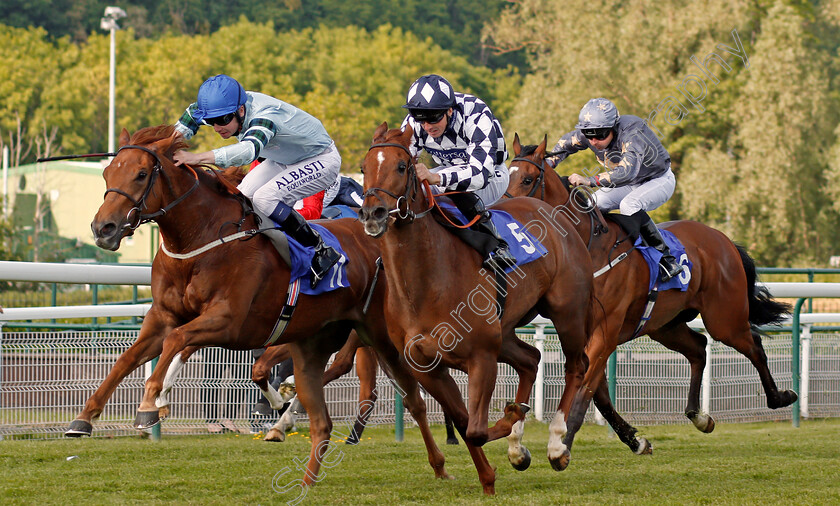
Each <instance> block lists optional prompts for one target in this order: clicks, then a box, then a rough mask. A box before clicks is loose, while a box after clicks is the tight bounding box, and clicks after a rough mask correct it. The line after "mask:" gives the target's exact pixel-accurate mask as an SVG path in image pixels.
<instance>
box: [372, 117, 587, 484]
mask: <svg viewBox="0 0 840 506" xmlns="http://www.w3.org/2000/svg"><path fill="white" fill-rule="evenodd" d="M411 139H412V130H411V127H410V126H409V127H406V129H405V131H401V130H399V129H393V130H388V125H387V123H383V124H382V125H380V126H379V128H377V129H376V132H375V133H374V135H373V144H372V145H371V147H370V150H369V151H368V153H367V155H366V156H365V159H364V161H363V162H362V169H363V172H364V178H365V200H364V204H363V206H362V209H361V211H360V212H359V219H360V220H361V221H362V222H363V223H364V225H365V232H367V233H368V234H369V235H371V236H374V237H381V239H380V241H381V251H382V260H383V264H384V267H385V272H386V274H387V276H386V278H387V282H388V291H387V294H386V299H385V317H386V320H387V322H388V331H389V335H390V337H391V339H392V340H393V341H394V344H395V345H396V347H397V348H398V349H399V350H401V353H403V355H404V358H405V360H406V362H408V363H409V364H411V365H412V371H411V372H412V374H414V375H415V376H416V377H417V379H418V380H419V381H420V383H421V384H422V385H423V387H424V388H425V389H426V391H428V392H429V393H430V394H432V396H434V397H435V399H437V401H438V402H439V403H440V404H441V405H442V406H443V409H444V411H445V412H446V413H447V414H449V416H450V417H451V418H452V420H453V422H454V424H455V427H456V428H457V429H458V430H459V431H460V432H461V436H462V437H463V439H464V441H465V442H466V443H467V446H468V448H469V449H470V451H471V452H473V459H474V461H475V462H476V465H477V466H478V465H479V461H481V462H482V465H481V466H479V479H480V480H481V482H482V484H484V486H485V492H488V493H492V481H493V480H494V479H495V477H494V471H493V469H492V468H490V467H489V465H488V464H486V457H484V454H483V452H481V449H480V446H481V445H483V444H484V443H485V442H487V441H492V440H495V439H498V438H501V437H505V436H508V435H510V437H511V438H513V439H514V441H510V439H509V443H512V444H511V448H510V449H509V458H510V459H511V463H512V464H514V467H517V466H519V465H520V464H521V463H522V454H521V453H519V454H518V455H513V454H512V452H517V451H519V452H522V451H523V450H518V447H519V440H520V439H521V434H522V432H521V431H522V425H521V421H522V420H523V419H524V417H525V411H526V410H523V409H522V405H523V404H524V403H527V402H528V399H529V396H530V394H531V387H532V386H533V383H534V380H535V377H536V370H537V366H538V361H539V352H538V351H537V350H536V349H535V348H534V347H532V346H530V345H528V344H525V343H523V342H522V341H521V340H520V339H519V338H517V337H516V333H515V329H516V328H517V327H519V326H521V325H523V324H526V323H528V322H530V321H531V320H532V319H533V318H534V317H535V316H536V315H537V314H542V315H545V316H546V317H548V318H551V319H552V321H553V322H554V324H555V326H556V328H557V332H558V334H559V336H560V342H561V344H562V347H563V352H564V354H565V356H566V358H567V361H566V385H567V386H566V390H565V391H564V393H563V396H562V398H561V400H560V406H559V408H558V413H557V418H558V419H561V420H562V419H563V418H564V416H565V415H564V413H568V410H569V407H570V405H571V402H572V395H574V393H575V392H576V391H577V389H578V385H579V384H580V381H581V380H582V378H583V374H584V371H585V370H586V364H587V362H586V355H585V354H584V347H585V345H586V341H587V339H588V337H589V333H590V327H591V326H592V325H593V322H594V320H593V319H592V318H591V316H590V315H591V312H590V308H591V307H594V303H595V301H594V300H593V298H592V296H591V291H592V270H591V269H592V262H591V260H590V258H589V255H588V253H587V251H586V247H585V246H584V244H583V242H582V240H581V239H580V237H578V236H577V235H576V234H566V235H565V236H563V235H561V234H560V233H558V231H557V230H556V229H555V228H553V227H551V226H548V225H546V224H542V223H541V222H540V217H541V215H540V213H539V210H540V209H542V210H543V211H544V212H546V211H550V207H548V206H546V205H545V203H543V202H540V201H538V200H536V199H516V200H512V201H507V202H505V203H503V204H500V205H498V206H496V207H495V208H494V209H499V210H502V211H505V212H507V213H510V214H511V215H512V216H513V217H514V218H515V219H516V220H518V221H519V222H520V223H523V224H526V227H528V228H532V227H533V228H537V229H540V230H539V231H540V232H541V236H540V237H539V239H540V240H541V242H542V244H543V245H544V246H545V248H546V249H547V253H546V254H545V255H544V256H542V257H540V258H538V259H537V260H534V261H532V262H530V263H527V264H525V265H522V266H517V267H516V268H515V269H514V270H513V272H511V273H509V274H508V287H507V290H506V291H507V294H506V295H507V300H506V303H505V305H504V307H503V308H500V307H498V306H497V305H498V303H497V302H494V298H495V294H496V293H497V288H496V285H495V284H494V283H495V280H494V278H493V277H492V274H490V273H488V272H486V271H485V270H484V269H482V268H481V258H480V256H479V254H478V253H477V252H476V251H475V250H474V249H473V248H471V247H470V246H468V245H467V244H466V243H464V242H463V241H461V240H460V239H458V238H457V237H456V236H455V235H453V234H452V233H451V232H449V231H448V230H446V229H445V228H444V227H443V226H442V225H441V224H440V223H438V222H437V221H436V220H435V219H433V218H432V216H428V215H427V213H428V211H429V209H430V206H432V204H433V203H432V202H431V201H430V199H429V195H427V193H426V191H428V186H427V187H426V188H425V191H424V189H423V188H421V186H420V183H419V180H418V178H417V174H416V172H415V169H414V159H413V157H412V155H411V152H410V150H409V146H410V142H411ZM519 236H521V238H520V239H519V240H520V241H522V244H525V243H526V241H527V243H529V244H530V247H534V244H533V243H531V240H530V239H529V238H528V236H526V235H524V234H519ZM482 294H483V295H482ZM488 294H489V296H488ZM502 309H503V313H502V315H501V320H500V319H499V315H498V313H499V312H501V311H500V310H502ZM497 361H500V362H504V363H508V364H510V365H511V366H513V368H514V369H515V370H516V371H517V373H518V374H519V386H518V389H517V392H516V399H515V403H513V404H510V405H508V407H507V408H506V409H505V416H504V418H502V419H501V420H499V421H498V422H497V423H496V425H495V426H493V427H492V428H490V429H488V427H487V426H488V409H489V407H490V397H491V395H492V393H493V389H494V387H495V386H496V374H497V365H496V363H497ZM447 367H454V368H457V369H460V370H462V371H464V372H466V373H467V374H468V381H469V384H468V396H469V410H467V409H466V408H465V406H464V402H463V399H462V397H461V392H460V391H459V390H458V388H457V387H456V386H455V383H454V381H453V380H452V378H451V376H449V373H448V369H447ZM514 424H517V426H516V427H514ZM554 439H555V438H552V440H551V441H549V459H550V460H556V459H558V458H560V455H557V454H555V452H554V448H553V446H554V445H555V444H557V443H559V441H556V442H555V441H554ZM517 468H518V469H519V468H520V467H517Z"/></svg>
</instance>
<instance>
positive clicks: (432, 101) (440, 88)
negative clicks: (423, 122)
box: [403, 74, 455, 110]
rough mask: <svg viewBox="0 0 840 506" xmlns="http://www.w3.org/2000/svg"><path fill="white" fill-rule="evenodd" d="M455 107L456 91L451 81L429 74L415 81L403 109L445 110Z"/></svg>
mask: <svg viewBox="0 0 840 506" xmlns="http://www.w3.org/2000/svg"><path fill="white" fill-rule="evenodd" d="M454 105H455V91H454V90H453V89H452V85H451V84H449V81H447V80H446V79H444V78H442V77H441V76H439V75H437V74H428V75H425V76H422V77H420V78H419V79H417V80H416V81H414V84H412V85H411V88H409V89H408V96H407V97H406V101H405V105H404V106H403V107H404V108H406V109H436V110H445V109H449V108H450V107H452V106H454Z"/></svg>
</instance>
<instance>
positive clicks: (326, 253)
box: [309, 245, 341, 290]
mask: <svg viewBox="0 0 840 506" xmlns="http://www.w3.org/2000/svg"><path fill="white" fill-rule="evenodd" d="M339 260H341V254H340V253H339V252H338V251H336V250H335V248H333V247H331V246H326V245H324V246H323V247H322V248H316V249H315V256H314V257H312V265H311V266H310V267H309V270H310V271H311V272H312V276H311V277H310V279H309V288H311V289H313V290H314V289H315V287H316V286H318V283H320V282H321V280H322V279H324V276H326V275H327V273H328V272H330V269H332V268H333V266H334V265H335V264H336V263H337V262H338V261H339Z"/></svg>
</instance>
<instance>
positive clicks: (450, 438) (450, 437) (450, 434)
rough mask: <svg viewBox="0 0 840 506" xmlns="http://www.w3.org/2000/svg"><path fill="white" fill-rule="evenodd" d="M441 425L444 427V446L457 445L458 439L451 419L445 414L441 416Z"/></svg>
mask: <svg viewBox="0 0 840 506" xmlns="http://www.w3.org/2000/svg"><path fill="white" fill-rule="evenodd" d="M443 425H444V426H446V444H448V445H456V444H458V437H457V436H456V435H455V426H454V425H453V424H452V419H451V418H449V415H447V414H446V413H444V414H443Z"/></svg>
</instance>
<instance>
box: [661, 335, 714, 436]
mask: <svg viewBox="0 0 840 506" xmlns="http://www.w3.org/2000/svg"><path fill="white" fill-rule="evenodd" d="M650 337H651V338H652V339H654V340H655V341H657V342H659V343H661V344H663V345H664V346H666V347H667V348H668V349H671V350H674V351H676V352H677V353H679V354H681V355H682V356H684V357H685V358H686V359H687V360H688V364H689V367H690V370H691V375H690V380H689V386H688V403H687V404H686V406H685V416H686V417H688V419H689V420H691V423H693V424H694V426H695V427H697V430H699V431H700V432H704V433H706V434H708V433H710V432H712V431H713V430H714V429H715V420H714V418H712V417H711V415H709V414H708V413H702V412H701V411H700V388H701V386H702V383H703V369H704V368H705V367H706V341H707V340H706V336H704V335H703V334H701V333H699V332H697V331H695V330H692V329H691V328H690V327H689V326H688V324H686V323H685V322H683V321H674V322H671V323H669V324H668V325H667V326H665V327H663V328H661V329H659V330H657V331H655V332H651V333H650Z"/></svg>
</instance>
